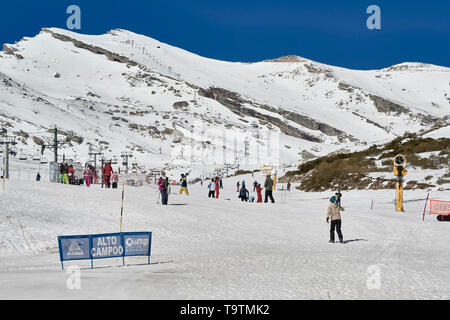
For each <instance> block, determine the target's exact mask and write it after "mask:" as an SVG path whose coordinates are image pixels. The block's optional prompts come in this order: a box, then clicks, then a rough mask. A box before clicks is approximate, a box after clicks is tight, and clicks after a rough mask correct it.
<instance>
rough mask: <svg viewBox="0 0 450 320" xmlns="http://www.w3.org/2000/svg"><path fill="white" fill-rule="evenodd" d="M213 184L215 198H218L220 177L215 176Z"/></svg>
mask: <svg viewBox="0 0 450 320" xmlns="http://www.w3.org/2000/svg"><path fill="white" fill-rule="evenodd" d="M214 184H215V186H216V199H217V198H219V189H220V179H219V177H216V180H214Z"/></svg>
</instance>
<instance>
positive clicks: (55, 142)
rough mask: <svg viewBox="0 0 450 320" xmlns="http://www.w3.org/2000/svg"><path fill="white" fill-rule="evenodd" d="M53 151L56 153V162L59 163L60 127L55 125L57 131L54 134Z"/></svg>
mask: <svg viewBox="0 0 450 320" xmlns="http://www.w3.org/2000/svg"><path fill="white" fill-rule="evenodd" d="M53 149H54V150H53V152H54V155H55V163H58V129H57V128H56V126H55V133H54V136H53Z"/></svg>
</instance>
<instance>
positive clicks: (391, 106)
mask: <svg viewBox="0 0 450 320" xmlns="http://www.w3.org/2000/svg"><path fill="white" fill-rule="evenodd" d="M369 99H370V100H372V101H373V104H374V105H375V107H376V108H377V110H378V111H379V112H385V113H391V112H395V113H397V114H401V113H403V114H409V113H410V112H409V110H408V109H407V108H405V107H403V106H401V105H399V104H397V103H394V102H392V101H389V100H386V99H384V98H382V97H379V96H375V95H372V94H369Z"/></svg>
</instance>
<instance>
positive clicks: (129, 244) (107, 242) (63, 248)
mask: <svg viewBox="0 0 450 320" xmlns="http://www.w3.org/2000/svg"><path fill="white" fill-rule="evenodd" d="M151 243H152V233H151V232H122V233H105V234H92V235H80V236H59V237H58V245H59V258H60V260H61V265H62V268H63V269H64V261H70V260H91V267H92V268H93V267H94V265H93V260H95V259H105V258H119V257H122V258H123V264H124V265H125V257H126V256H128V257H131V256H148V263H149V264H150V253H151Z"/></svg>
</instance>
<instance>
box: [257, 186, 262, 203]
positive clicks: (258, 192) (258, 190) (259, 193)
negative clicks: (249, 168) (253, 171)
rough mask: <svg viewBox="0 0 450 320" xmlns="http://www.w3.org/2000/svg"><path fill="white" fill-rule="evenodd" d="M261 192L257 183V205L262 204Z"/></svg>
mask: <svg viewBox="0 0 450 320" xmlns="http://www.w3.org/2000/svg"><path fill="white" fill-rule="evenodd" d="M261 191H262V188H261V185H260V184H259V183H258V185H257V186H256V193H257V194H258V200H257V201H256V202H257V203H262V194H261Z"/></svg>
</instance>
